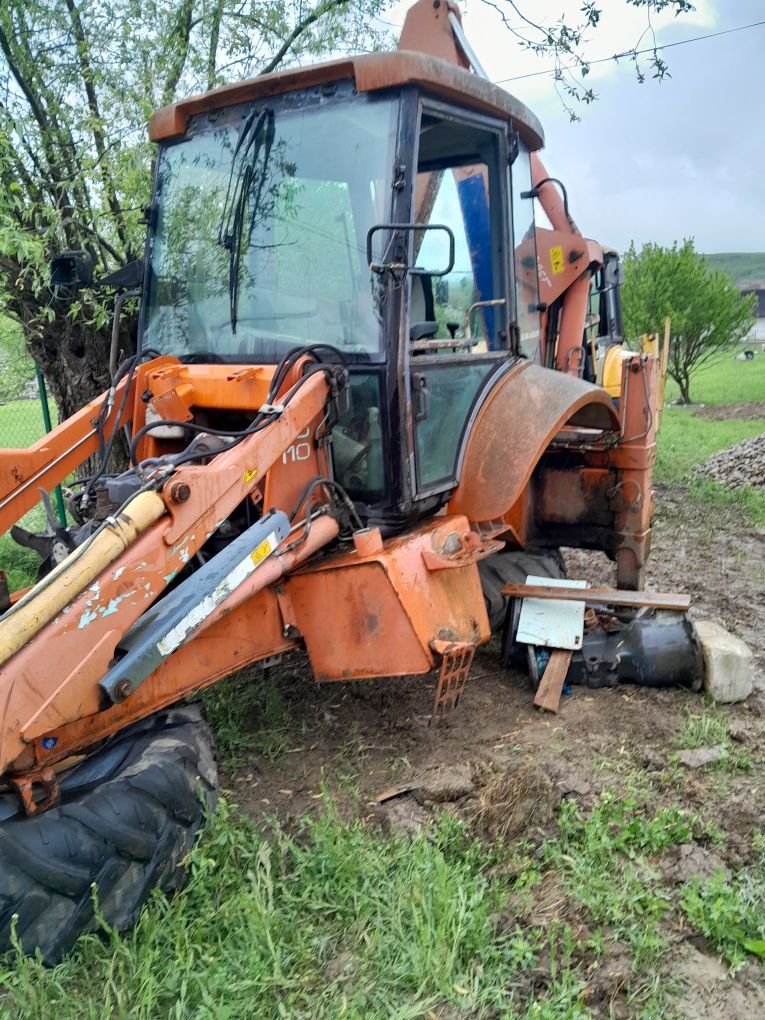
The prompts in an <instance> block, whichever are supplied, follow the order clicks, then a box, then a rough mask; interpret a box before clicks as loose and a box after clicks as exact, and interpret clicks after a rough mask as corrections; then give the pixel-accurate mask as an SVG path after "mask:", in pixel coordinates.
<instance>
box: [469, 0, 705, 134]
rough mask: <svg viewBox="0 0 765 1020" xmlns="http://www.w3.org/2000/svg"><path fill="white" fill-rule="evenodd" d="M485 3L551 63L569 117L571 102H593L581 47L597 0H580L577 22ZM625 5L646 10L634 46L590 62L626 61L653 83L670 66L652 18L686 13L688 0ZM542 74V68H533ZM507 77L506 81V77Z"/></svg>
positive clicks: (518, 0) (515, 0)
mask: <svg viewBox="0 0 765 1020" xmlns="http://www.w3.org/2000/svg"><path fill="white" fill-rule="evenodd" d="M483 3H484V4H486V6H487V7H491V8H493V9H494V10H495V11H496V12H497V14H498V15H499V17H500V19H501V21H502V24H503V25H504V26H505V28H506V29H507V30H508V31H509V32H510V34H511V35H512V36H513V37H514V39H515V40H516V42H517V43H518V44H519V45H520V46H521V47H522V48H523V49H526V50H529V51H530V52H531V53H534V54H536V55H537V56H539V57H543V58H546V59H548V60H550V61H551V62H552V65H553V66H552V68H551V70H550V76H551V78H552V80H553V83H554V86H555V91H556V92H557V93H558V96H559V98H560V100H561V102H562V103H563V105H564V107H565V108H566V110H567V112H568V114H569V116H570V117H571V119H572V120H579V114H578V113H577V112H576V104H580V103H583V104H585V105H586V104H588V103H593V102H595V100H596V99H597V98H598V97H597V94H596V92H595V90H594V89H592V88H591V87H590V86H588V85H587V77H588V75H589V73H590V70H591V65H592V61H591V60H590V59H589V58H588V57H587V56H586V55H585V53H584V50H585V48H586V46H587V43H588V42H589V38H590V34H591V33H592V32H593V31H594V30H596V29H597V27H598V25H599V24H600V19H601V16H602V14H603V10H602V7H600V6H599V5H598V3H597V2H596V0H583V2H582V5H581V7H580V9H579V18H578V20H576V21H567V20H566V18H565V17H564V16H563V15H561V16H560V17H559V18H557V20H555V21H551V22H546V21H544V20H540V19H539V16H538V14H537V11H536V9H535V10H534V15H535V16H534V17H531V16H530V14H529V13H527V10H528V9H529V8H530V7H531V5H530V4H529V5H528V7H527V5H526V4H525V3H523V2H522V0H483ZM626 3H627V5H628V6H630V7H637V8H642V10H643V11H644V13H645V19H646V21H645V28H644V30H643V32H642V33H641V35H640V37H639V38H638V39H637V40H636V42H635V43H634V45H633V46H631V47H629V48H628V49H626V50H624V51H622V52H621V53H613V54H611V55H610V56H608V57H601V58H599V59H598V60H595V61H594V63H603V62H604V61H605V60H614V61H620V60H623V61H627V62H629V63H631V64H632V65H633V66H634V70H635V76H636V77H637V80H638V81H639V82H640V83H641V84H642V83H643V82H645V81H646V79H647V78H648V77H649V76H650V77H651V78H653V79H655V80H656V81H663V79H664V78H665V77H667V76H669V66H668V64H667V62H666V61H665V60H664V58H663V57H662V56H661V54H660V51H661V49H662V47H661V46H659V45H658V43H657V41H656V34H655V32H654V29H653V24H652V20H651V19H652V16H653V15H654V14H660V13H661V12H663V11H669V12H671V13H673V14H674V15H675V16H677V15H679V14H688V13H689V12H690V11H692V10H693V9H694V5H693V2H692V0H626ZM535 73H539V74H541V73H543V72H541V71H540V72H535ZM508 80H509V81H512V78H511V79H508Z"/></svg>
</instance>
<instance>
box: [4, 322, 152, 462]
mask: <svg viewBox="0 0 765 1020" xmlns="http://www.w3.org/2000/svg"><path fill="white" fill-rule="evenodd" d="M88 311H89V309H87V308H83V309H81V310H80V312H79V314H78V315H77V317H76V318H75V319H74V320H72V319H71V318H69V316H67V314H66V309H65V308H61V309H57V312H56V318H55V319H54V320H53V321H52V322H45V323H44V324H42V325H40V319H39V316H35V320H36V321H35V320H33V321H35V324H34V325H29V324H28V323H29V320H27V323H26V324H25V326H24V333H25V338H26V341H27V347H28V349H29V352H30V353H31V355H32V357H33V358H34V359H35V361H36V362H37V364H38V365H39V366H40V370H41V371H42V374H43V377H44V378H45V385H46V388H47V390H48V393H49V395H50V396H51V397H52V398H53V400H54V401H55V403H56V407H57V409H58V420H59V422H63V421H65V420H66V419H67V418H69V417H70V416H71V415H72V414H74V413H75V412H76V411H79V410H80V408H81V407H83V406H84V405H85V404H87V403H88V402H89V401H91V400H93V399H94V398H95V397H98V396H99V395H100V394H102V393H105V392H106V390H108V388H109V386H110V384H111V378H110V375H109V350H110V347H111V333H112V329H111V322H109V323H108V324H107V325H106V326H102V327H101V328H96V327H95V326H94V325H90V324H88V323H87V322H86V321H85V320H86V319H87V317H88ZM135 324H136V318H135V316H131V315H129V314H123V316H122V318H121V323H120V350H121V352H125V351H130V352H131V353H132V351H134V350H135ZM122 356H124V353H123V355H122ZM90 466H91V467H92V465H90ZM126 466H127V450H126V447H125V444H124V443H123V442H117V443H115V445H114V449H113V451H112V457H111V463H110V465H109V467H110V470H112V471H121V470H124V468H125V467H126ZM87 470H88V466H87V465H83V467H82V468H81V470H80V474H82V472H85V473H87Z"/></svg>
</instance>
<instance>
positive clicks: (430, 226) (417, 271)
mask: <svg viewBox="0 0 765 1020" xmlns="http://www.w3.org/2000/svg"><path fill="white" fill-rule="evenodd" d="M380 230H393V231H401V232H402V233H412V232H413V231H415V230H443V231H445V232H446V234H447V236H448V238H449V264H448V265H447V267H446V269H441V270H438V271H432V270H429V269H421V268H420V267H418V266H409V265H407V263H406V260H405V258H399V260H398V261H396V262H375V260H374V258H373V257H372V241H373V240H374V236H375V234H376V233H377V232H378V231H380ZM402 247H403V246H401V245H398V248H402ZM454 249H455V242H454V231H453V230H452V229H451V227H447V226H446V224H445V223H378V224H376V225H375V226H374V227H370V228H369V230H368V231H367V263H368V265H369V268H370V269H371V270H372V272H373V273H388V272H404V273H410V274H411V275H412V276H433V277H439V276H448V275H449V273H451V271H452V269H454Z"/></svg>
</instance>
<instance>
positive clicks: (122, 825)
mask: <svg viewBox="0 0 765 1020" xmlns="http://www.w3.org/2000/svg"><path fill="white" fill-rule="evenodd" d="M61 790H62V798H61V802H60V803H59V805H58V806H57V807H55V808H51V809H50V810H49V811H46V812H45V813H44V814H42V815H39V816H31V817H27V816H25V815H23V814H16V815H14V816H12V817H8V812H9V811H12V810H13V807H12V806H11V803H12V802H11V801H10V799H9V798H8V797H4V798H2V803H1V804H0V812H1V814H0V816H1V817H3V820H2V821H0V951H5V950H7V949H8V948H10V946H11V931H12V923H13V918H14V917H16V934H17V936H18V939H19V941H20V943H21V946H22V948H23V950H24V952H26V953H30V954H31V953H33V952H34V951H35V950H36V949H37V948H39V949H40V952H41V954H42V958H43V961H44V962H45V963H47V964H55V963H57V962H58V961H59V960H60V959H61V957H62V956H63V955H64V954H65V953H66V952H67V951H68V950H69V949H71V947H72V946H73V945H74V943H75V941H76V940H77V938H78V937H79V936H80V935H81V934H82V933H83V932H86V931H92V930H94V929H95V928H96V927H97V923H96V920H95V917H94V910H93V898H92V890H91V885H92V884H93V883H95V884H96V886H97V889H98V906H99V910H100V911H101V913H102V914H103V915H104V917H105V918H106V920H107V922H108V923H109V924H110V925H112V926H114V927H115V928H117V929H119V930H124V929H125V928H129V927H130V926H131V925H132V924H134V923H135V921H136V919H137V917H138V914H139V911H140V909H141V907H142V906H143V904H144V903H145V901H146V899H147V897H148V895H149V893H150V892H151V890H152V889H161V890H163V891H165V892H171V891H173V890H175V889H177V888H178V887H179V886H180V885H182V883H183V881H184V859H185V857H186V855H187V854H188V852H189V850H190V849H191V847H192V845H193V843H194V840H195V838H196V836H197V833H198V832H199V830H200V828H201V826H202V824H203V821H204V818H205V814H206V812H207V811H209V810H212V809H213V808H214V806H215V802H216V799H217V791H218V773H217V769H216V766H215V759H214V756H213V740H212V734H211V733H210V730H209V727H208V726H207V724H206V723H205V722H204V721H203V720H202V717H201V714H200V710H199V707H198V706H197V705H179V706H176V707H174V708H171V709H168V710H167V711H164V712H159V713H157V714H156V715H154V716H151V717H150V718H149V719H146V720H143V721H142V722H140V723H137V724H136V725H135V726H132V727H130V728H129V729H127V730H125V731H124V733H121V734H118V735H117V737H115V738H114V739H113V740H112V741H111V742H110V743H109V744H107V745H105V746H104V747H103V748H102V749H100V750H99V751H97V752H96V753H95V754H93V755H91V756H90V757H89V758H87V759H85V761H83V762H81V763H80V764H79V765H77V766H76V767H75V768H73V769H72V770H71V771H70V772H68V773H67V774H66V775H65V776H64V777H63V778H62V782H61Z"/></svg>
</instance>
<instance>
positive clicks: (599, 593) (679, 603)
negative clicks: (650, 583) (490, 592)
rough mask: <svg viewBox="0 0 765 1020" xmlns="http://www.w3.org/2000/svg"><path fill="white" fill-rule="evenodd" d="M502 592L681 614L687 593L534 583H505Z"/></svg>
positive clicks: (687, 603)
mask: <svg viewBox="0 0 765 1020" xmlns="http://www.w3.org/2000/svg"><path fill="white" fill-rule="evenodd" d="M502 594H503V595H509V596H510V598H513V599H560V600H561V601H563V602H587V603H588V604H592V603H593V602H603V603H605V604H606V605H610V606H633V607H636V608H638V607H640V606H650V607H652V608H653V609H676V610H677V611H678V612H680V613H684V612H685V611H686V610H687V609H688V608H689V606H690V604H691V598H690V595H682V594H680V592H667V591H620V590H619V589H618V588H584V589H583V588H547V587H543V586H542V585H536V584H506V585H505V586H504V588H503V589H502Z"/></svg>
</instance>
